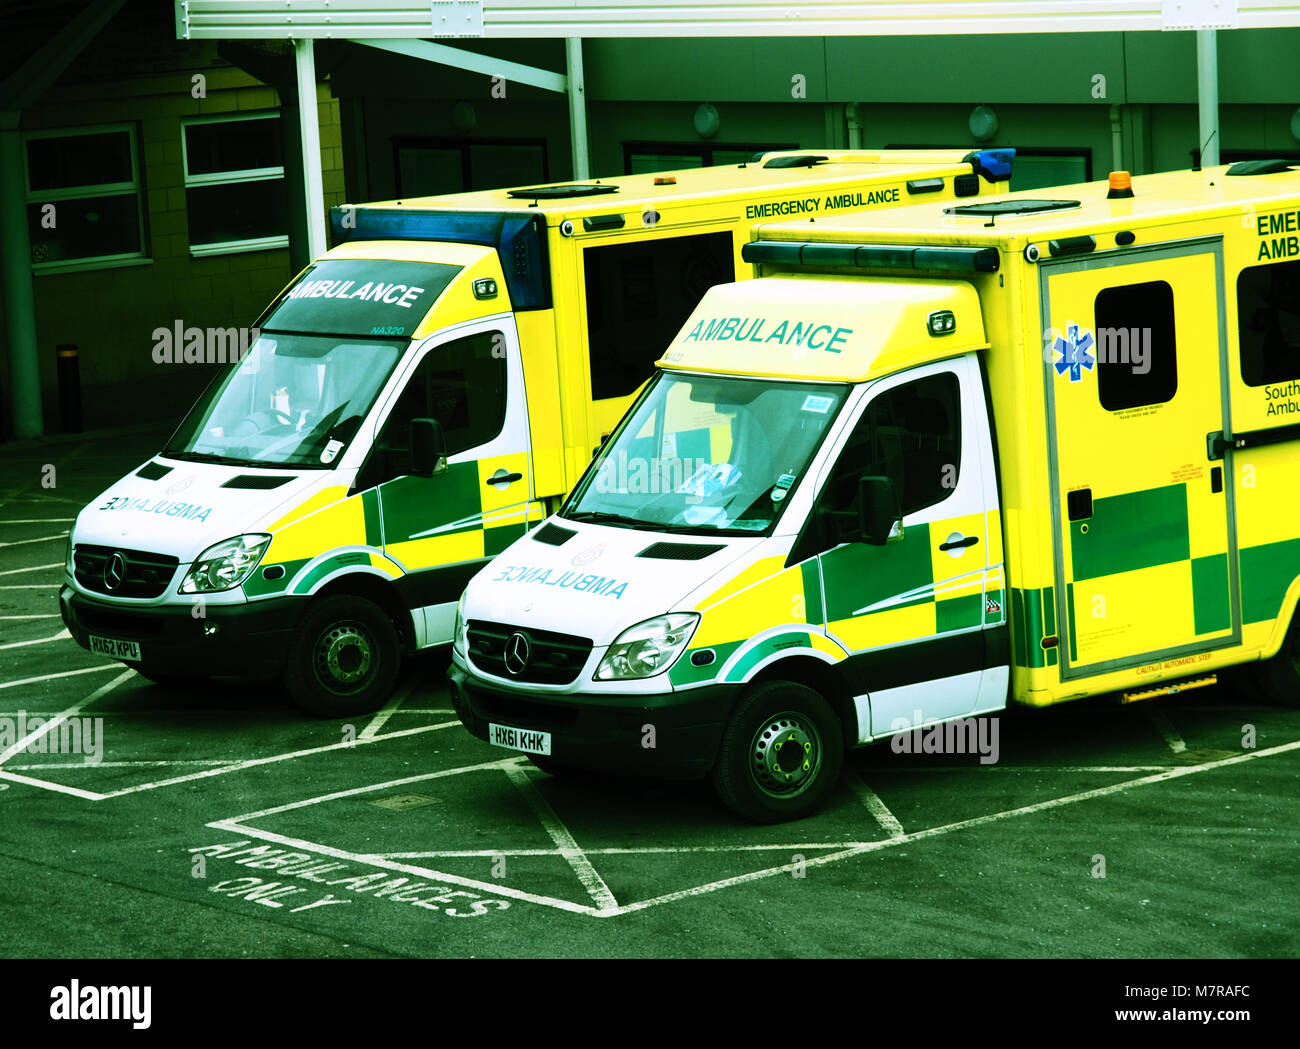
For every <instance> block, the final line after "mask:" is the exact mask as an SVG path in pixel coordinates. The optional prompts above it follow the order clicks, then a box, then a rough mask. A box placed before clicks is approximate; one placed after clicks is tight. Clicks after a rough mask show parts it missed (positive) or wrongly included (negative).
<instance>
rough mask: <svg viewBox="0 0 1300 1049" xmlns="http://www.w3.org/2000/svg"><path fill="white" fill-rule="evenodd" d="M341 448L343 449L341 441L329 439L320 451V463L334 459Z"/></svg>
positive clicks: (330, 461)
mask: <svg viewBox="0 0 1300 1049" xmlns="http://www.w3.org/2000/svg"><path fill="white" fill-rule="evenodd" d="M342 449H343V442H342V441H330V442H329V443H328V444H326V445H325V448H324V450H323V451H322V452H321V453H320V461H321V462H322V463H332V462H333V461H334V457H335V456H336V455H338V454H339V452H340V451H342Z"/></svg>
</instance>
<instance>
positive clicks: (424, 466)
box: [411, 419, 447, 477]
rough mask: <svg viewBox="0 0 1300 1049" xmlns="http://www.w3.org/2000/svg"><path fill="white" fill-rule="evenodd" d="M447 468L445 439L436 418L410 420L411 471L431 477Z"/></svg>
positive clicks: (417, 474)
mask: <svg viewBox="0 0 1300 1049" xmlns="http://www.w3.org/2000/svg"><path fill="white" fill-rule="evenodd" d="M446 469H447V440H446V438H445V437H443V434H442V424H441V423H440V422H438V420H437V419H412V420H411V473H412V474H414V475H415V476H416V477H433V476H434V475H435V474H440V473H442V472H443V471H444V470H446Z"/></svg>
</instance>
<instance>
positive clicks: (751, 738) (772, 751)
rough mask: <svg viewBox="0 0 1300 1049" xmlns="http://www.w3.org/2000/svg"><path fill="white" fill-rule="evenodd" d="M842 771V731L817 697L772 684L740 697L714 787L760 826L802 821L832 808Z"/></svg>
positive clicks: (783, 683)
mask: <svg viewBox="0 0 1300 1049" xmlns="http://www.w3.org/2000/svg"><path fill="white" fill-rule="evenodd" d="M843 767H844V733H843V730H842V729H841V728H840V720H839V718H838V716H836V713H835V711H834V709H833V708H832V707H831V705H830V703H828V702H827V701H826V698H825V697H824V696H822V695H821V693H819V692H815V691H813V690H812V689H811V688H808V687H806V686H804V685H796V684H794V683H793V682H789V681H768V682H765V683H763V684H761V685H758V686H756V687H754V688H752V689H751V690H750V691H748V692H747V693H746V694H745V695H744V696H743V697H741V700H740V703H739V704H738V705H737V707H736V710H735V713H734V714H733V715H732V717H731V720H730V721H728V722H727V727H726V728H725V729H724V730H723V733H722V746H721V748H720V749H719V751H718V761H717V764H715V765H714V767H713V787H714V790H716V791H717V793H718V797H719V798H721V799H722V802H723V804H725V805H726V806H727V807H728V808H729V809H731V810H732V812H735V813H736V814H737V815H740V816H743V817H744V818H745V819H749V820H753V821H754V822H756V823H780V822H783V821H785V820H795V819H800V818H802V817H804V816H809V815H811V814H812V813H814V812H816V811H817V810H818V809H819V808H821V807H822V805H824V804H825V803H826V799H827V798H829V797H830V794H831V791H832V790H834V789H835V784H836V783H837V782H838V780H839V778H840V771H841V769H843Z"/></svg>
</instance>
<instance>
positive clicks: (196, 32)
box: [176, 0, 1300, 40]
mask: <svg viewBox="0 0 1300 1049" xmlns="http://www.w3.org/2000/svg"><path fill="white" fill-rule="evenodd" d="M476 15H477V16H479V17H476ZM1209 19H1214V20H1215V21H1214V22H1213V23H1211V22H1209V21H1208V20H1209ZM1176 25H1177V26H1178V27H1179V28H1189V29H1191V28H1205V29H1209V28H1224V29H1226V28H1238V27H1239V28H1242V29H1271V28H1279V27H1283V26H1300V8H1297V7H1296V6H1294V5H1291V4H1286V3H1283V2H1281V0H1237V2H1236V3H1233V2H1232V0H1055V2H1053V3H1050V4H1045V3H1043V2H1042V0H893V2H890V3H868V2H859V3H846V2H844V0H804V2H802V3H799V4H798V5H797V6H796V5H792V4H790V3H789V2H787V0H780V2H778V0H759V2H758V3H738V2H734V0H711V2H709V3H700V2H699V0H450V2H442V0H432V2H431V0H350V2H342V0H176V35H177V36H178V37H180V38H181V39H183V40H194V39H202V38H209V39H211V38H220V39H240V38H242V39H258V38H260V39H272V38H279V39H285V38H289V37H293V38H307V37H315V38H327V39H334V40H348V39H361V38H375V37H385V38H389V39H392V38H408V39H409V38H421V37H455V36H462V37H474V36H482V37H486V38H489V39H497V38H505V37H516V38H541V37H549V38H556V37H563V38H566V39H568V38H575V37H587V38H592V37H624V38H627V37H675V36H688V37H710V36H728V37H747V36H922V35H936V34H969V33H1086V32H1111V33H1114V32H1138V31H1142V30H1160V29H1167V28H1174V27H1175V26H1176Z"/></svg>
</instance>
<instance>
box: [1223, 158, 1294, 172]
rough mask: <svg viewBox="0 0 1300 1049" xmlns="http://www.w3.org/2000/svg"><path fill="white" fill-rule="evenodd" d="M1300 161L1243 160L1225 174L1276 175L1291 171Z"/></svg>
mask: <svg viewBox="0 0 1300 1049" xmlns="http://www.w3.org/2000/svg"><path fill="white" fill-rule="evenodd" d="M1297 164H1300V161H1295V160H1281V159H1278V160H1243V161H1241V162H1240V163H1238V164H1233V165H1232V167H1230V168H1228V170H1227V171H1226V172H1224V174H1226V175H1276V174H1278V173H1279V172H1282V171H1290V170H1291V169H1292V168H1293V167H1295V166H1296V165H1297Z"/></svg>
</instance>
